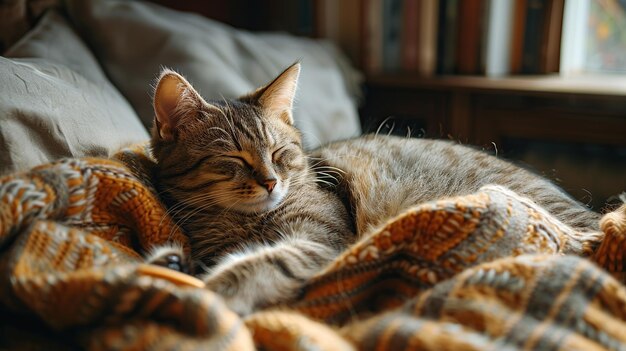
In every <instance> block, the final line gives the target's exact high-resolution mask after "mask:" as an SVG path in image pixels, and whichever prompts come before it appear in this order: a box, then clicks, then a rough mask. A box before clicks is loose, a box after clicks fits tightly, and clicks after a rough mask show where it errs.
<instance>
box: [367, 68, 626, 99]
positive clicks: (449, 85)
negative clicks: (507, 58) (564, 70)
mask: <svg viewBox="0 0 626 351" xmlns="http://www.w3.org/2000/svg"><path fill="white" fill-rule="evenodd" d="M366 81H367V83H368V84H371V85H376V86H379V87H393V88H410V89H426V90H448V91H480V92H502V93H507V94H509V93H511V92H517V93H526V94H532V95H535V94H537V95H546V94H559V95H561V94H569V95H595V96H598V95H600V96H604V97H621V98H623V97H626V76H616V75H611V76H608V75H607V76H602V75H594V76H571V77H563V76H560V75H541V76H512V77H503V78H489V77H483V76H439V77H432V78H424V77H420V76H416V75H411V74H406V73H404V74H400V73H398V74H395V73H394V74H392V73H390V74H373V75H367V77H366Z"/></svg>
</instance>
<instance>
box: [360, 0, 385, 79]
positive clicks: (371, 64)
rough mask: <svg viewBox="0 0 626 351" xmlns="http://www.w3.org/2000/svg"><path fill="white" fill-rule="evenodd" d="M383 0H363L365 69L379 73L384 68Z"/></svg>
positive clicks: (362, 39) (368, 71)
mask: <svg viewBox="0 0 626 351" xmlns="http://www.w3.org/2000/svg"><path fill="white" fill-rule="evenodd" d="M382 10H383V0H363V11H362V14H363V18H362V23H363V24H362V25H363V32H364V35H363V37H362V38H361V41H362V43H363V53H364V58H363V69H364V70H365V71H366V72H367V73H377V72H380V71H382V67H383V59H382V56H383V36H382V31H383V21H382V20H383V16H382Z"/></svg>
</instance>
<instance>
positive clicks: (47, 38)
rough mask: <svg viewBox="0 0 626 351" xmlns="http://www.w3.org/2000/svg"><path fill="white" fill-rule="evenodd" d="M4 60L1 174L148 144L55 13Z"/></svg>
mask: <svg viewBox="0 0 626 351" xmlns="http://www.w3.org/2000/svg"><path fill="white" fill-rule="evenodd" d="M6 56H7V57H10V58H11V59H9V58H4V57H0V81H1V82H2V84H0V173H6V172H11V171H20V170H25V169H28V168H30V167H33V166H35V165H37V164H40V163H44V162H49V161H52V160H54V159H57V158H59V157H65V156H74V157H80V156H105V157H106V156H108V154H110V153H112V152H114V151H115V150H117V149H119V148H120V147H123V146H125V145H128V144H131V143H135V142H139V141H144V140H146V139H147V138H148V135H147V132H146V130H145V128H144V127H143V126H142V125H141V123H140V121H139V119H138V117H137V115H136V114H135V112H134V111H133V109H132V108H131V106H130V105H129V104H128V102H127V101H126V100H125V99H124V97H123V96H122V95H121V94H120V93H119V92H118V91H117V90H116V89H115V87H114V86H113V85H112V84H111V83H110V82H109V81H108V80H107V78H106V76H105V75H104V73H103V72H102V70H101V69H100V67H99V65H98V62H97V61H96V60H95V58H94V57H93V55H92V54H91V53H90V51H89V50H88V48H87V47H86V46H85V44H84V43H82V41H81V40H80V38H79V37H78V36H77V35H76V34H75V33H74V32H73V31H72V29H71V28H70V27H69V26H68V24H67V23H66V21H65V20H64V18H63V17H62V16H60V15H59V14H57V13H54V12H49V13H47V14H46V15H45V16H44V18H42V20H41V21H40V23H39V24H38V25H37V26H36V27H35V28H34V29H33V30H32V31H31V32H30V33H29V34H27V35H26V36H25V37H24V38H22V40H21V41H19V42H18V43H17V44H16V45H15V46H14V47H12V48H11V49H9V50H8V51H7V53H6Z"/></svg>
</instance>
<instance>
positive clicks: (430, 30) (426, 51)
mask: <svg viewBox="0 0 626 351" xmlns="http://www.w3.org/2000/svg"><path fill="white" fill-rule="evenodd" d="M420 5H421V8H420V18H419V19H420V20H419V24H420V26H419V31H418V34H419V39H418V43H419V47H418V64H417V71H418V73H419V74H420V75H421V76H432V75H433V74H434V73H435V69H436V63H437V22H438V21H437V20H438V17H437V11H438V10H439V1H438V0H421V1H420Z"/></svg>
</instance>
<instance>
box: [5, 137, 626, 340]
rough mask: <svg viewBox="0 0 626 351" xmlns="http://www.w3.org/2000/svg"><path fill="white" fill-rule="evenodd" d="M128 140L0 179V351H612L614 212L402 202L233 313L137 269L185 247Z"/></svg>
mask: <svg viewBox="0 0 626 351" xmlns="http://www.w3.org/2000/svg"><path fill="white" fill-rule="evenodd" d="M150 162H151V161H150V159H149V158H148V157H146V156H145V153H144V151H143V150H142V149H141V148H137V149H134V150H131V151H129V150H127V151H125V152H123V153H121V154H119V155H118V156H117V157H116V160H103V159H89V158H85V159H65V160H60V161H58V162H55V163H53V164H49V165H44V166H40V167H37V168H35V169H33V170H31V171H30V172H27V173H22V174H16V175H12V176H8V177H5V178H2V179H0V270H1V271H2V274H0V280H1V283H0V349H10V350H67V349H72V350H73V349H88V350H105V349H107V350H108V349H114V350H127V349H133V350H144V349H145V350H171V349H176V350H200V349H201V350H214V349H215V350H218V349H219V350H253V349H256V348H258V349H264V350H352V349H364V350H417V349H419V350H489V349H495V350H517V349H542V350H543V349H555V350H556V349H562V350H603V349H614V350H626V333H625V331H626V289H625V287H624V277H625V274H624V272H625V271H626V267H625V266H624V263H625V260H626V259H625V257H624V254H623V253H624V252H626V240H625V239H624V238H625V237H626V206H622V207H621V208H620V209H618V210H617V211H615V212H612V213H609V214H607V215H605V216H604V217H603V219H602V221H601V228H602V232H597V233H579V232H576V231H574V230H572V229H571V228H569V227H567V226H565V225H564V224H562V223H560V222H559V221H558V220H556V219H555V218H553V217H552V216H550V215H549V214H548V213H546V212H545V211H544V210H542V209H541V208H540V207H538V206H537V205H536V204H534V203H533V202H532V201H530V200H528V199H525V198H523V197H520V196H518V195H516V194H514V193H512V192H510V191H508V190H506V189H504V188H500V187H496V186H489V187H485V188H483V189H481V191H479V192H478V193H475V194H472V195H469V196H464V197H457V198H450V199H442V200H440V201H436V202H430V203H425V204H421V205H419V206H416V207H414V208H412V209H410V210H408V211H406V212H405V213H403V214H401V215H400V216H398V217H397V218H394V219H390V221H389V222H388V224H387V225H386V226H385V227H384V228H381V229H380V230H379V231H378V232H376V233H373V234H372V235H369V236H367V237H364V238H362V239H361V240H360V241H358V242H357V243H355V244H354V245H353V246H352V247H350V248H348V249H347V250H346V251H345V252H344V253H343V254H342V255H341V256H340V257H338V258H337V259H336V260H335V261H334V262H333V263H332V264H330V265H329V266H328V267H327V268H326V269H324V270H323V271H322V272H320V273H319V274H318V275H316V276H315V277H314V278H313V279H311V280H310V281H308V282H307V283H306V286H305V288H304V291H303V295H302V298H301V299H300V300H299V301H297V302H296V303H293V304H290V305H288V306H281V307H280V308H272V309H268V310H264V311H260V312H257V313H255V314H253V315H250V316H248V317H246V318H243V319H242V318H240V317H239V316H237V315H236V314H235V313H233V312H231V311H229V310H228V309H227V308H226V307H225V305H224V304H223V303H222V302H221V300H220V298H219V297H218V296H217V295H216V294H214V293H212V292H211V291H209V290H206V289H203V287H202V283H201V282H200V281H199V280H197V279H195V278H193V277H190V276H187V275H184V274H182V273H178V272H174V271H171V270H168V269H165V268H161V267H156V266H151V265H147V264H144V263H142V258H141V256H140V254H141V253H143V252H145V251H146V250H149V249H150V248H151V247H152V246H154V245H156V244H159V243H163V242H165V241H176V242H179V243H181V244H183V245H187V243H186V237H185V236H184V235H183V234H182V232H181V231H180V230H179V229H178V228H177V227H176V226H175V225H174V223H173V222H172V220H171V219H170V218H169V217H168V215H167V212H166V210H165V209H164V207H163V205H162V204H161V203H160V202H159V200H158V197H157V195H156V193H155V191H154V189H153V187H152V186H151V184H150V178H151V173H150Z"/></svg>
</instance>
